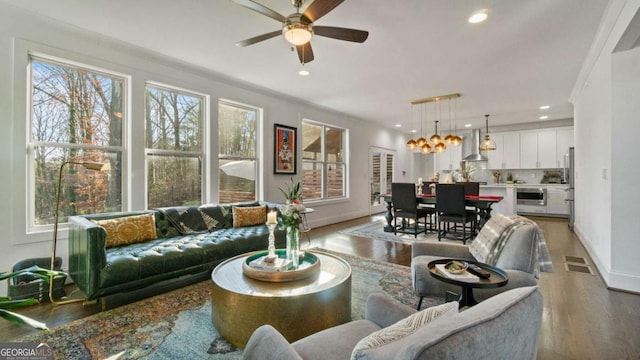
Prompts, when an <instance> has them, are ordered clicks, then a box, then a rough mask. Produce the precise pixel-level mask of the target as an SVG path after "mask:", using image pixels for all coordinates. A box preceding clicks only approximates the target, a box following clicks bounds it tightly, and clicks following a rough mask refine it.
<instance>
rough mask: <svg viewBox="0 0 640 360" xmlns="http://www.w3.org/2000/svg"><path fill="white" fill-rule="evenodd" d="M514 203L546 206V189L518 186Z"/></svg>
mask: <svg viewBox="0 0 640 360" xmlns="http://www.w3.org/2000/svg"><path fill="white" fill-rule="evenodd" d="M516 204H517V205H537V206H547V189H544V188H518V189H516Z"/></svg>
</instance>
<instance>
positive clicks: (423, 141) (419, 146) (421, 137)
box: [416, 106, 427, 149]
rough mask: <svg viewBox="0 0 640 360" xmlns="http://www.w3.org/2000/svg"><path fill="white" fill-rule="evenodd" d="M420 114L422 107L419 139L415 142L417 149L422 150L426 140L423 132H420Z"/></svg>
mask: <svg viewBox="0 0 640 360" xmlns="http://www.w3.org/2000/svg"><path fill="white" fill-rule="evenodd" d="M422 113H423V111H422V106H420V137H419V138H418V140H416V143H417V144H418V148H419V149H422V148H423V147H424V145H425V144H427V139H425V138H424V132H422Z"/></svg>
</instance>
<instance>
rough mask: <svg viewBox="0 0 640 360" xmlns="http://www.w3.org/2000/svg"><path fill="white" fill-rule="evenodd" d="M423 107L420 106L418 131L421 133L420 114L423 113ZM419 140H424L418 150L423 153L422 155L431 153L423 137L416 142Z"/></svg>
mask: <svg viewBox="0 0 640 360" xmlns="http://www.w3.org/2000/svg"><path fill="white" fill-rule="evenodd" d="M423 108H424V106H422V105H421V106H420V131H421V133H422V114H423V113H424V109H423ZM420 140H424V142H423V143H422V144H421V145H419V150H420V151H421V152H422V153H423V154H429V153H430V152H431V145H429V143H428V142H427V139H425V138H424V137H421V138H420V139H418V141H420Z"/></svg>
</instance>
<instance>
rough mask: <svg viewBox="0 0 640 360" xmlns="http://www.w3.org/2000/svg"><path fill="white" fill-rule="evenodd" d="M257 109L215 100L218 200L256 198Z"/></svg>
mask: <svg viewBox="0 0 640 360" xmlns="http://www.w3.org/2000/svg"><path fill="white" fill-rule="evenodd" d="M258 117H259V110H258V109H256V108H251V107H247V106H241V105H238V104H233V103H230V102H226V101H220V102H219V103H218V157H219V164H220V165H219V166H220V168H219V171H218V175H219V176H218V178H219V185H218V201H219V202H220V203H223V204H224V203H232V202H239V201H250V200H256V199H257V197H256V188H257V178H258V176H257V175H258V168H257V165H258V158H257V156H256V153H257V148H258V145H257V138H258V120H259V119H258Z"/></svg>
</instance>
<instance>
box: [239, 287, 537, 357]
mask: <svg viewBox="0 0 640 360" xmlns="http://www.w3.org/2000/svg"><path fill="white" fill-rule="evenodd" d="M542 307H543V303H542V294H541V293H540V290H539V289H538V287H537V286H533V287H525V288H519V289H514V290H511V291H507V292H504V293H502V294H500V295H498V296H495V297H493V298H491V299H488V300H486V301H484V302H482V303H480V304H478V305H476V306H474V307H471V308H468V309H466V310H464V311H462V312H460V313H452V314H450V315H447V316H445V315H442V316H440V317H437V318H435V319H434V320H432V321H431V322H428V323H427V324H425V325H423V326H422V327H420V328H418V329H417V330H415V331H414V332H413V333H411V334H409V335H407V336H405V337H403V338H401V339H398V340H395V341H393V342H390V343H386V344H383V345H380V346H378V347H375V348H373V349H369V350H367V352H366V353H364V354H360V356H358V357H357V358H358V359H364V358H366V359H385V360H387V359H402V360H408V359H535V358H536V353H537V350H538V341H539V333H540V325H541V322H542ZM415 312H416V310H414V309H412V308H410V307H408V306H406V305H403V304H400V303H399V302H397V301H395V300H394V299H392V298H390V297H389V296H388V295H384V294H372V295H370V296H369V298H368V299H367V304H366V320H356V321H352V322H349V323H346V324H343V325H339V326H336V327H333V328H329V329H326V330H323V331H321V332H318V333H316V334H313V335H310V336H307V337H306V338H303V339H300V340H298V341H296V342H294V343H293V344H289V342H288V341H287V340H286V339H285V338H284V337H283V336H282V335H281V334H280V333H279V332H278V331H277V330H275V329H274V328H273V327H271V326H270V325H263V326H261V327H259V328H258V329H256V331H255V332H254V333H253V334H252V335H251V338H250V339H249V342H248V343H247V346H246V348H245V350H244V356H243V358H244V359H248V360H252V359H260V360H271V359H273V360H275V359H278V360H283V359H284V360H287V359H323V360H324V359H349V358H350V357H351V353H352V351H353V349H354V347H355V346H356V344H357V343H358V342H359V341H360V340H361V339H363V338H364V337H366V336H368V335H369V334H371V333H373V332H375V331H377V330H380V329H381V328H383V327H387V326H390V325H392V324H394V323H395V322H397V321H398V320H401V319H403V318H405V317H407V316H408V315H410V314H413V313H415Z"/></svg>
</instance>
